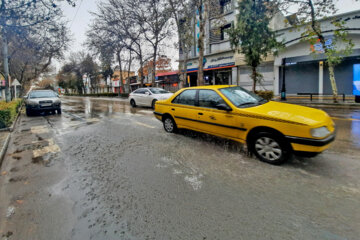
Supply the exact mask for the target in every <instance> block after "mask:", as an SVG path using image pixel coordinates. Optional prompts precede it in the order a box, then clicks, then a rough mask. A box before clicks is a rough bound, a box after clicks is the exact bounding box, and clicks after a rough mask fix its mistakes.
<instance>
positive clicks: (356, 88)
mask: <svg viewBox="0 0 360 240" xmlns="http://www.w3.org/2000/svg"><path fill="white" fill-rule="evenodd" d="M353 95H356V96H360V64H354V79H353Z"/></svg>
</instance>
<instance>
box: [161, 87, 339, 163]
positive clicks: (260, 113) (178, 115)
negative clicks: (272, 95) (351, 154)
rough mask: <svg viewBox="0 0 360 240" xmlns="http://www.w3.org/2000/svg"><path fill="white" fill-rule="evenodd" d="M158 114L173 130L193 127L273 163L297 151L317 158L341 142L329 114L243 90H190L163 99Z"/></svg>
mask: <svg viewBox="0 0 360 240" xmlns="http://www.w3.org/2000/svg"><path fill="white" fill-rule="evenodd" d="M154 114H155V116H156V118H157V119H159V120H161V121H162V122H163V125H164V129H165V131H167V132H170V133H172V132H176V131H177V129H178V128H187V129H191V130H195V131H199V132H203V133H207V134H212V135H216V136H219V137H223V138H228V139H232V140H234V141H238V142H241V143H247V146H248V149H249V151H251V152H253V153H254V154H255V155H256V156H257V158H259V159H260V160H261V161H264V162H267V163H271V164H281V163H284V162H285V161H286V160H287V159H288V158H289V157H290V155H291V154H292V153H298V154H302V155H306V156H309V157H310V156H315V155H316V154H318V153H321V152H323V151H324V150H325V149H327V148H328V147H329V145H330V143H331V142H332V141H334V139H335V124H334V122H333V121H332V119H331V118H330V117H329V116H328V115H327V114H326V113H325V112H324V111H321V110H318V109H314V108H309V107H303V106H298V105H293V104H286V103H279V102H273V101H267V100H265V99H263V98H261V97H259V96H257V95H255V94H254V93H252V92H249V91H247V90H245V89H243V88H241V87H238V86H229V85H226V86H225V85H224V86H203V87H193V88H185V89H182V90H179V91H178V92H177V93H175V94H174V96H172V97H171V98H169V99H167V100H164V101H157V102H156V104H155V111H154Z"/></svg>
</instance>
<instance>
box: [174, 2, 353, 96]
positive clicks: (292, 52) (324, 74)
mask: <svg viewBox="0 0 360 240" xmlns="http://www.w3.org/2000/svg"><path fill="white" fill-rule="evenodd" d="M236 2H237V1H235V0H221V1H220V4H221V9H222V12H223V17H222V18H223V20H224V21H223V22H224V23H223V24H222V25H221V26H214V24H213V22H214V21H215V20H214V19H208V21H207V24H206V27H205V29H206V34H205V54H204V56H205V57H204V62H203V63H202V64H203V65H204V78H205V84H234V85H240V86H242V87H244V88H247V89H251V87H252V80H251V78H250V76H249V75H250V73H251V71H250V68H249V67H248V66H246V64H245V61H244V57H243V56H242V55H241V54H238V53H237V52H234V51H233V50H232V49H231V47H230V42H229V40H228V36H227V34H226V32H225V30H226V29H227V28H229V27H230V26H231V24H234V23H236V15H237V10H236V8H235V5H236ZM334 18H335V19H336V20H344V21H345V22H346V30H347V31H348V32H349V38H351V39H352V41H353V43H354V44H355V46H354V51H353V53H352V54H351V55H350V56H348V57H346V58H344V61H343V62H342V63H341V64H340V65H339V66H337V67H336V68H335V76H336V79H337V86H338V89H339V93H345V94H348V95H349V94H350V95H351V94H352V92H353V80H354V78H355V76H354V70H353V69H354V68H355V66H357V64H360V10H357V11H354V12H349V13H345V14H340V15H337V16H334ZM334 18H332V19H334ZM284 20H285V17H284V16H282V15H281V14H278V15H276V16H275V17H274V18H273V19H272V21H271V23H270V27H271V28H272V29H273V30H275V31H276V32H277V34H278V39H279V40H280V41H281V40H283V41H284V43H285V48H284V49H283V50H282V51H281V52H280V53H279V55H278V56H276V57H273V56H270V57H268V58H267V59H266V60H265V61H264V62H263V63H262V64H261V66H259V68H258V71H259V72H260V73H262V74H263V77H264V79H263V81H262V82H261V83H260V84H258V86H257V89H258V90H265V89H266V90H272V91H274V93H275V95H278V94H279V92H280V88H281V85H282V80H281V79H282V76H281V72H282V71H281V64H282V60H283V59H284V58H285V62H286V68H285V79H286V89H287V93H288V94H296V93H299V92H311V93H320V94H327V93H331V86H330V80H329V74H328V71H327V68H326V66H325V64H324V60H325V59H324V56H323V55H321V54H319V55H317V57H316V58H314V54H311V48H312V47H315V48H318V46H317V45H315V46H311V45H310V44H309V43H308V42H306V41H302V38H301V32H302V31H296V30H295V29H294V28H293V27H291V26H290V25H286V24H285V21H284ZM194 21H195V22H194V23H195V26H196V27H195V33H194V43H196V40H197V39H198V35H199V28H198V24H197V21H198V20H197V19H195V18H194ZM330 21H331V20H330V19H328V20H324V21H322V22H321V24H322V29H323V31H324V34H325V36H326V39H327V40H328V41H332V39H333V31H334V26H333V25H332V24H331V23H330ZM214 28H218V31H212V30H213V29H214ZM198 56H199V51H198V49H197V47H196V44H194V46H193V47H192V49H191V51H190V52H189V60H188V62H187V70H188V75H189V76H190V80H191V84H190V85H191V86H194V85H196V79H197V71H198V66H199V63H198ZM180 59H183V56H182V54H180ZM359 67H360V65H359ZM359 77H360V76H359Z"/></svg>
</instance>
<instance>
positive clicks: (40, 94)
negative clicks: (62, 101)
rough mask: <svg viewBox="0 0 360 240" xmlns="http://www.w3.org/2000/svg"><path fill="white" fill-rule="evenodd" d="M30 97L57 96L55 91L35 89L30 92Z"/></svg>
mask: <svg viewBox="0 0 360 240" xmlns="http://www.w3.org/2000/svg"><path fill="white" fill-rule="evenodd" d="M29 97H30V98H53V97H56V95H55V93H54V92H53V91H35V92H30V96H29Z"/></svg>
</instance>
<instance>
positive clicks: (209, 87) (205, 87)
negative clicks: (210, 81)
mask: <svg viewBox="0 0 360 240" xmlns="http://www.w3.org/2000/svg"><path fill="white" fill-rule="evenodd" d="M227 87H238V86H236V85H206V86H198V87H188V88H186V89H221V88H227Z"/></svg>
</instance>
